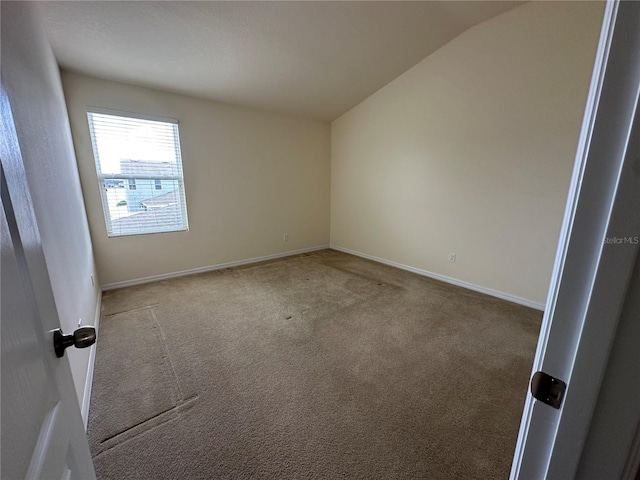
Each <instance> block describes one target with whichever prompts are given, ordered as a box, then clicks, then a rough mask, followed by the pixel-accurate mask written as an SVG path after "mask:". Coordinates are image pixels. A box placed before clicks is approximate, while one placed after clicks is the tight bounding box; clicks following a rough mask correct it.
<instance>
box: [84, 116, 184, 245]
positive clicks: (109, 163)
mask: <svg viewBox="0 0 640 480" xmlns="http://www.w3.org/2000/svg"><path fill="white" fill-rule="evenodd" d="M87 117H88V119H89V130H90V132H91V141H92V143H93V155H94V158H95V161H96V171H97V172H98V181H99V182H100V191H101V196H102V208H103V211H104V217H105V223H106V225H107V234H108V235H109V236H110V237H117V236H122V235H139V234H145V233H161V232H175V231H181V230H188V228H189V224H188V220H187V205H186V199H185V192H184V179H183V175H182V157H181V155H180V137H179V134H178V124H177V122H176V121H175V120H168V119H148V118H139V117H134V116H130V115H129V114H126V113H118V114H115V113H110V112H109V113H107V112H104V111H90V112H88V113H87Z"/></svg>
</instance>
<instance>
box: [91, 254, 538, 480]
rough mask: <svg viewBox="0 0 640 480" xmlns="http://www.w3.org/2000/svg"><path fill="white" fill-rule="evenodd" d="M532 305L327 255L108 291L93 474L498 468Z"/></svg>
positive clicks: (479, 472) (466, 472)
mask: <svg viewBox="0 0 640 480" xmlns="http://www.w3.org/2000/svg"><path fill="white" fill-rule="evenodd" d="M541 317H542V314H541V313H540V312H538V311H535V310H531V309H529V308H525V307H521V306H518V305H514V304H511V303H507V302H504V301H501V300H498V299H495V298H492V297H488V296H485V295H482V294H478V293H475V292H471V291H468V290H465V289H462V288H458V287H453V286H450V285H447V284H443V283H440V282H437V281H434V280H430V279H427V278H424V277H420V276H418V275H414V274H411V273H408V272H404V271H401V270H397V269H394V268H392V267H387V266H385V265H380V264H377V263H374V262H370V261H367V260H363V259H360V258H357V257H353V256H350V255H346V254H343V253H340V252H336V251H333V250H324V251H320V252H316V253H312V254H305V255H301V256H296V257H290V258H287V259H282V260H277V261H273V262H266V263H262V264H256V265H252V266H247V267H241V268H234V269H227V270H222V271H216V272H210V273H206V274H200V275H194V276H190V277H183V278H178V279H173V280H167V281H162V282H157V283H153V284H147V285H142V286H137V287H130V288H126V289H122V290H116V291H110V292H106V293H105V294H104V298H103V316H102V320H101V323H100V332H99V338H98V351H97V357H96V367H95V374H94V384H93V394H92V400H91V411H90V418H89V440H90V445H91V449H92V453H93V455H94V462H95V466H96V470H97V473H98V477H99V478H101V479H118V480H120V479H136V478H140V479H181V478H185V479H196V478H202V479H204V478H212V479H214V478H215V479H217V478H223V479H244V478H265V479H278V478H285V479H289V478H291V479H293V478H295V479H306V478H360V479H374V478H376V479H392V478H427V479H444V478H451V479H462V478H468V479H490V478H500V479H505V478H507V477H508V474H509V468H510V464H511V459H512V456H513V450H514V447H515V440H516V436H517V431H518V426H519V421H520V416H521V411H522V406H523V403H524V398H525V395H526V390H527V381H528V376H529V373H530V368H531V363H532V360H533V355H534V351H535V346H536V341H537V336H538V330H539V326H540V320H541Z"/></svg>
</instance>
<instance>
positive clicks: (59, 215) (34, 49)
mask: <svg viewBox="0 0 640 480" xmlns="http://www.w3.org/2000/svg"><path fill="white" fill-rule="evenodd" d="M2 78H3V82H4V83H5V86H6V89H7V92H8V94H9V100H10V102H11V105H12V108H13V113H14V120H15V124H16V129H17V132H18V138H19V142H20V148H21V150H22V155H23V159H24V162H25V165H24V166H25V170H26V173H27V179H28V183H29V191H30V192H31V197H32V200H33V206H34V210H35V214H36V220H37V223H38V227H39V229H40V235H41V237H42V246H43V250H44V255H45V258H46V262H47V268H48V270H49V277H50V281H51V286H52V288H53V294H54V297H55V302H56V307H57V310H58V316H59V317H60V324H61V326H62V330H63V331H64V332H65V333H71V332H73V331H74V330H75V329H76V328H77V326H78V319H80V318H81V319H82V323H83V325H93V324H94V320H95V316H96V308H97V306H98V305H99V303H98V302H99V298H100V292H99V290H98V288H97V286H96V287H93V286H92V284H91V280H90V276H91V275H92V274H95V269H94V260H93V253H92V248H91V239H90V237H89V229H88V225H87V219H86V215H85V211H84V204H83V201H82V191H81V189H80V182H79V179H78V171H77V167H76V159H75V155H74V151H73V143H72V140H71V132H70V130H69V121H68V117H67V109H66V106H65V102H64V96H63V93H62V85H61V83H60V73H59V70H58V65H57V63H56V61H55V58H54V56H53V54H52V52H51V48H50V46H49V42H48V40H47V39H46V37H45V35H44V33H43V30H42V27H41V24H40V21H39V17H38V16H37V11H36V6H35V4H33V3H29V2H3V3H2ZM96 285H97V278H96ZM92 348H95V347H92ZM90 350H91V349H89V348H87V349H83V350H80V349H75V348H70V349H67V355H68V356H69V361H70V363H71V371H72V374H73V379H74V382H75V385H76V392H77V395H78V400H79V403H80V405H82V400H83V396H84V388H85V380H86V377H87V369H88V368H87V367H88V365H89V355H90ZM85 408H86V406H85Z"/></svg>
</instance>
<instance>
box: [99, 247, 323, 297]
mask: <svg viewBox="0 0 640 480" xmlns="http://www.w3.org/2000/svg"><path fill="white" fill-rule="evenodd" d="M327 248H329V245H318V246H316V247H311V248H301V249H299V250H291V251H288V252H284V253H275V254H273V255H264V256H262V257H253V258H246V259H244V260H237V261H235V262H227V263H219V264H217V265H208V266H206V267H198V268H192V269H189V270H181V271H179V272H171V273H163V274H161V275H152V276H150V277H143V278H137V279H134V280H126V281H124V282H115V283H108V284H106V285H103V286H102V291H106V290H115V289H116V288H124V287H131V286H133V285H141V284H143V283H150V282H157V281H158V280H166V279H169V278H176V277H184V276H186V275H193V274H195V273H204V272H211V271H213V270H222V269H223V268H232V267H239V266H241V265H248V264H250V263H257V262H264V261H265V260H275V259H276V258H284V257H290V256H292V255H300V254H301V253H309V252H315V251H318V250H325V249H327Z"/></svg>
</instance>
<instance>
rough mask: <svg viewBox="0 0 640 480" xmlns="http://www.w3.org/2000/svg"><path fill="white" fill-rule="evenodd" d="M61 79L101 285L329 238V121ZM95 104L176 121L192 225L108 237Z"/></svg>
mask: <svg viewBox="0 0 640 480" xmlns="http://www.w3.org/2000/svg"><path fill="white" fill-rule="evenodd" d="M62 79H63V85H64V90H65V95H66V99H67V106H68V109H69V116H70V119H71V128H72V131H73V136H74V140H75V147H76V155H77V157H78V163H79V170H80V177H81V179H82V188H83V191H84V195H85V204H86V209H87V213H88V218H89V225H90V228H91V236H92V238H93V243H94V248H95V255H96V263H97V266H98V272H99V274H100V278H101V280H102V282H103V284H106V285H109V284H113V283H118V282H126V281H131V280H135V279H139V278H145V277H149V276H155V275H163V274H168V273H172V272H179V271H183V270H189V269H194V268H199V267H204V266H209V265H218V264H222V263H226V262H233V261H239V260H243V259H248V258H255V257H260V256H266V255H273V254H279V253H284V252H288V251H294V250H299V249H305V248H312V247H316V246H322V245H327V244H328V243H329V181H330V173H329V169H330V157H329V156H330V149H331V147H330V126H329V124H328V123H324V122H317V121H311V120H301V119H297V118H293V117H287V116H283V115H278V114H274V113H268V112H263V111H258V110H252V109H247V108H239V107H233V106H229V105H225V104H220V103H215V102H212V101H207V100H202V99H197V98H194V97H188V96H182V95H175V94H170V93H165V92H162V91H159V90H153V89H148V88H142V87H136V86H132V85H127V84H122V83H117V82H112V81H106V80H101V79H97V78H92V77H87V76H83V75H78V74H75V73H70V72H63V75H62ZM89 106H91V107H102V108H108V109H114V110H120V111H127V112H134V113H142V114H148V115H157V116H162V117H169V118H175V119H178V120H179V122H180V124H179V128H180V137H181V147H182V161H183V167H184V178H185V189H186V196H187V210H188V214H189V226H190V229H189V231H188V232H175V233H164V234H154V235H142V236H128V237H116V238H108V237H107V233H106V227H105V222H104V217H103V213H102V207H101V203H100V195H99V191H98V182H97V179H96V170H95V164H94V159H93V152H92V148H91V139H90V136H89V127H88V125H87V117H86V112H87V107H89ZM284 233H288V234H289V240H288V241H287V242H284V241H283V234H284Z"/></svg>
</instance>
